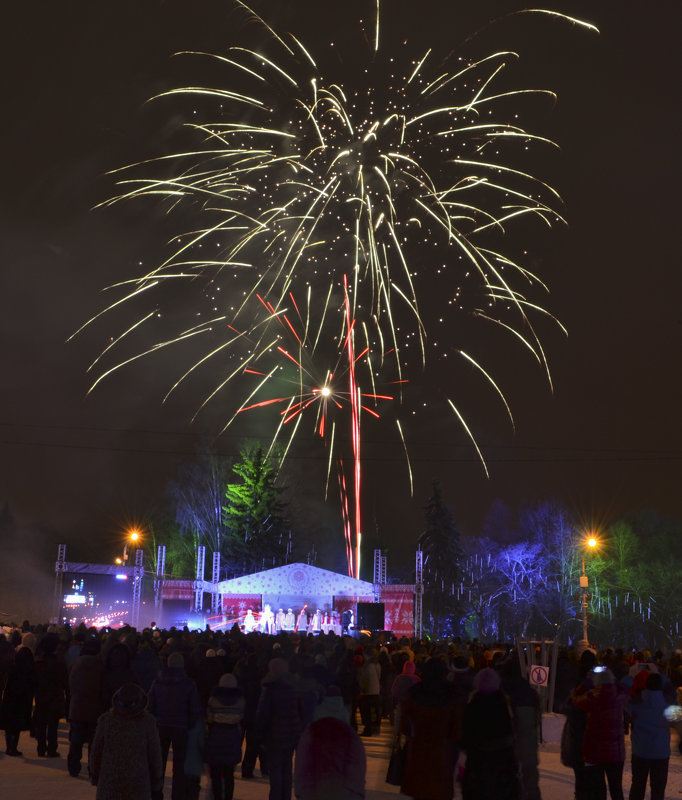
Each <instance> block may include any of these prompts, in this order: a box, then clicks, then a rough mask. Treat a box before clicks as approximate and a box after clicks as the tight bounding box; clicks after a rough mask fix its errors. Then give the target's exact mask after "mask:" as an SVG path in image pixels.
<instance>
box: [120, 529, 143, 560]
mask: <svg viewBox="0 0 682 800" xmlns="http://www.w3.org/2000/svg"><path fill="white" fill-rule="evenodd" d="M139 538H140V534H139V533H138V531H136V530H132V531H130V534H129V535H128V541H127V542H126V543H125V545H124V546H123V564H124V565H125V564H126V563H127V562H128V545H129V544H131V543H132V544H133V545H135V543H136V542H137V540H138V539H139ZM116 561H117V562H118V559H116Z"/></svg>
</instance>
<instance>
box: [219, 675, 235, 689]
mask: <svg viewBox="0 0 682 800" xmlns="http://www.w3.org/2000/svg"><path fill="white" fill-rule="evenodd" d="M218 686H222V688H223V689H236V688H237V679H236V678H235V676H234V675H233V674H232V673H231V672H226V673H225V674H224V675H221V676H220V680H219V681H218Z"/></svg>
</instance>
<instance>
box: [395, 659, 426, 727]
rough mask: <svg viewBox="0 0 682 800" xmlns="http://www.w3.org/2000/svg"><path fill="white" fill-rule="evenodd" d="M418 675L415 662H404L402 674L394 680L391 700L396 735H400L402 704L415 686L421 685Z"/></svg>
mask: <svg viewBox="0 0 682 800" xmlns="http://www.w3.org/2000/svg"><path fill="white" fill-rule="evenodd" d="M416 673H417V666H416V664H415V663H414V661H404V662H403V666H402V672H401V673H400V675H398V676H397V677H396V678H394V680H393V684H392V685H391V698H392V700H393V708H394V711H393V731H394V735H397V734H399V733H400V714H401V711H400V709H401V703H402V702H403V700H404V699H405V697H406V696H407V693H408V692H409V691H410V689H411V688H412V687H413V686H414V685H415V683H420V682H421V678H420V677H419V675H417V674H416Z"/></svg>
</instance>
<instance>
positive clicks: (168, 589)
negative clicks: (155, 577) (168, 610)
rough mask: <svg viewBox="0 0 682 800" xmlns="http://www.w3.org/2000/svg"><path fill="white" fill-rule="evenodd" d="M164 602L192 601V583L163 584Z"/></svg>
mask: <svg viewBox="0 0 682 800" xmlns="http://www.w3.org/2000/svg"><path fill="white" fill-rule="evenodd" d="M162 592H163V599H164V600H192V598H193V597H194V581H171V580H166V581H164V582H163V589H162Z"/></svg>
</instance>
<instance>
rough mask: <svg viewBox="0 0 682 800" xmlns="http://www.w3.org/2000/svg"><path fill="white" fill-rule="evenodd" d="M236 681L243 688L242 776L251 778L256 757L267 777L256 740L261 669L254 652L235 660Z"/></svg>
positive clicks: (263, 752) (259, 745)
mask: <svg viewBox="0 0 682 800" xmlns="http://www.w3.org/2000/svg"><path fill="white" fill-rule="evenodd" d="M235 674H236V676H237V682H238V683H239V685H240V686H241V688H242V689H243V690H244V699H245V703H246V705H245V709H244V720H243V723H242V729H243V738H244V740H245V747H244V757H243V758H242V769H241V772H242V778H243V779H245V780H250V779H251V778H253V770H254V769H255V767H256V759H258V763H259V765H260V771H261V775H262V776H263V777H267V774H268V767H267V759H266V753H265V747H264V746H263V745H262V743H261V742H259V741H258V736H257V732H256V709H257V708H258V701H259V699H260V692H261V680H262V679H263V677H264V675H263V671H262V670H261V668H260V666H259V664H258V656H257V655H256V653H254V652H251V653H248V655H247V656H246V658H245V659H243V660H242V661H240V662H237V664H236V666H235Z"/></svg>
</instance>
